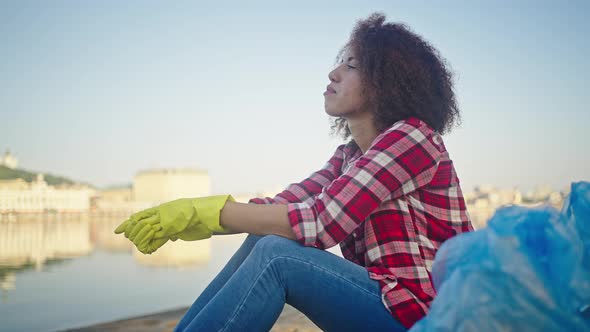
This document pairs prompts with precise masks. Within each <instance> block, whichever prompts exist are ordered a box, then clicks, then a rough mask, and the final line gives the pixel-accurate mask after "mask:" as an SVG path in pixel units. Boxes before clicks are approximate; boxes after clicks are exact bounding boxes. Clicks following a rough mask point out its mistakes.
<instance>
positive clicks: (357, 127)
mask: <svg viewBox="0 0 590 332" xmlns="http://www.w3.org/2000/svg"><path fill="white" fill-rule="evenodd" d="M346 122H347V124H348V129H350V133H351V134H352V138H353V139H354V141H355V143H356V145H358V147H359V148H360V149H361V151H362V152H363V153H365V152H366V151H367V150H368V149H369V147H370V146H371V143H373V141H374V140H375V138H376V137H377V136H378V135H379V131H378V130H377V128H376V127H375V124H374V123H373V117H372V116H364V117H361V118H352V119H351V118H348V119H346Z"/></svg>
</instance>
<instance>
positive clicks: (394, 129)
mask: <svg viewBox="0 0 590 332" xmlns="http://www.w3.org/2000/svg"><path fill="white" fill-rule="evenodd" d="M428 143H431V144H433V145H435V146H436V147H437V149H438V150H439V151H441V152H442V151H444V150H445V148H444V143H443V141H442V137H441V135H440V134H438V133H437V132H436V131H435V130H434V129H432V127H430V126H429V125H428V124H427V123H426V122H424V121H422V120H420V119H418V118H416V117H410V118H407V119H404V120H400V121H397V122H396V123H394V124H393V125H391V126H390V127H389V128H387V129H385V130H384V131H383V132H382V133H381V134H380V135H379V136H378V137H377V138H376V139H375V141H374V144H373V145H374V148H376V149H377V150H388V149H394V150H395V149H397V146H398V145H399V144H402V145H403V146H405V149H406V148H407V147H408V145H424V144H428Z"/></svg>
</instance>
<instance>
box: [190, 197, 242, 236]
mask: <svg viewBox="0 0 590 332" xmlns="http://www.w3.org/2000/svg"><path fill="white" fill-rule="evenodd" d="M227 201H231V202H235V201H236V200H235V199H234V198H233V197H232V196H231V195H217V196H206V197H199V198H195V199H194V200H193V206H194V208H195V211H197V216H198V218H199V220H200V221H201V222H202V223H203V224H205V225H206V226H207V227H208V228H209V230H211V232H216V233H229V230H227V229H225V228H223V227H222V226H221V224H220V223H219V216H220V214H221V209H223V207H224V206H225V203H226V202H227Z"/></svg>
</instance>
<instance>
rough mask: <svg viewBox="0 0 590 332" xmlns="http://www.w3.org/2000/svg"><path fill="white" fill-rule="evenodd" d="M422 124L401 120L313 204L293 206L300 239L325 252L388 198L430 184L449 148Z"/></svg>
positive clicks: (293, 220) (291, 217)
mask: <svg viewBox="0 0 590 332" xmlns="http://www.w3.org/2000/svg"><path fill="white" fill-rule="evenodd" d="M437 141H438V137H437V140H436V141H435V140H434V132H433V131H432V129H430V127H427V126H426V125H425V124H423V123H422V122H419V121H418V122H407V121H401V122H399V123H397V124H395V125H394V126H392V127H391V128H389V129H388V130H387V131H385V132H383V133H382V134H380V135H379V136H377V138H376V139H375V140H374V142H373V144H372V145H371V147H370V148H369V149H368V150H367V151H366V152H365V154H364V155H363V156H361V157H360V158H359V159H357V161H356V162H355V163H354V164H353V165H352V166H351V167H350V168H349V169H348V170H347V171H346V172H344V173H343V174H342V175H341V176H339V177H338V178H336V179H335V180H334V181H333V182H332V183H331V184H330V185H328V186H326V187H324V189H323V190H322V192H321V193H320V194H319V195H318V196H316V197H315V199H313V200H312V201H310V202H302V203H289V204H288V216H289V222H290V224H291V228H292V229H293V232H294V233H295V236H296V238H297V241H298V242H300V243H301V244H303V245H305V246H314V247H317V248H321V249H325V248H329V247H332V246H334V245H336V244H338V243H339V242H341V241H342V240H344V239H345V238H346V237H347V236H348V235H350V233H352V232H353V231H354V230H355V229H356V228H357V227H358V226H359V225H360V224H361V223H362V222H363V221H364V220H365V219H366V218H367V217H368V216H369V215H370V214H371V213H372V212H373V211H374V210H376V209H377V208H378V207H379V205H381V203H382V202H383V201H385V200H390V199H396V198H399V197H401V196H404V195H407V194H409V193H411V192H413V191H414V190H416V189H418V188H420V187H422V186H424V185H426V184H428V183H429V182H430V181H431V179H432V178H433V176H434V174H435V173H436V170H437V167H438V163H439V161H440V159H441V155H442V151H443V148H442V147H441V146H439V144H438V142H437Z"/></svg>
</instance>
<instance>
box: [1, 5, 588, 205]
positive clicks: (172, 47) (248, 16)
mask: <svg viewBox="0 0 590 332" xmlns="http://www.w3.org/2000/svg"><path fill="white" fill-rule="evenodd" d="M589 4H590V2H588V1H514V2H513V1H504V2H502V1H444V2H443V1H412V2H410V1H391V0H389V1H297V2H287V1H276V0H274V1H249V2H247V4H246V2H241V1H235V2H229V1H216V2H198V1H174V2H169V1H1V2H0V41H1V42H0V153H3V152H4V150H5V149H7V148H9V149H10V151H11V152H12V153H13V154H14V155H16V156H17V158H18V159H19V163H20V165H19V166H20V167H21V168H24V169H27V170H32V171H41V172H48V173H51V174H55V175H62V176H66V177H70V178H72V179H74V180H77V181H82V182H88V183H91V184H93V185H95V186H98V187H99V188H104V187H109V186H115V185H121V184H126V183H131V182H132V181H133V177H134V176H135V174H136V173H137V172H138V171H140V170H144V169H151V168H185V167H188V168H197V169H205V170H207V171H208V173H209V176H210V179H211V190H212V193H213V194H216V193H234V194H237V193H246V192H256V191H267V190H268V191H272V190H277V189H280V188H282V187H284V186H286V185H288V184H289V183H292V182H298V181H300V180H302V179H304V178H305V177H307V176H308V175H309V174H310V173H311V172H313V171H315V170H317V169H319V168H321V167H322V166H323V165H324V164H325V162H326V161H327V160H328V159H329V158H330V156H331V155H332V153H333V152H334V150H335V148H336V147H337V146H338V145H340V144H342V143H343V142H342V140H341V139H340V138H339V137H338V136H330V119H329V117H328V116H327V115H326V114H325V112H324V105H323V103H324V99H323V98H324V97H323V95H322V93H323V92H324V91H325V87H326V85H327V84H328V83H329V80H328V72H329V71H330V70H331V69H332V68H333V65H334V60H335V57H336V55H337V52H338V50H339V49H340V48H341V47H342V46H343V45H344V44H345V43H346V41H347V39H348V37H349V35H350V32H351V30H352V28H353V26H354V24H355V23H356V21H357V20H359V19H362V18H366V17H367V16H368V15H370V14H371V13H373V12H376V11H379V12H382V13H384V14H385V15H386V16H387V20H388V21H391V22H401V23H405V24H407V25H408V26H409V27H410V28H411V29H412V30H413V31H415V32H416V33H418V34H419V35H421V36H423V37H424V38H425V39H426V40H427V41H429V42H430V43H431V44H432V45H434V46H435V47H436V48H437V49H438V50H439V51H440V53H441V54H442V55H443V57H444V58H445V59H446V61H447V62H448V64H449V65H450V66H451V68H452V70H453V72H454V73H455V92H456V94H457V99H458V101H459V106H460V109H461V112H462V123H461V125H460V127H457V128H455V130H454V131H452V132H451V133H450V134H447V135H445V136H444V140H445V144H446V146H447V149H448V150H449V153H450V156H451V158H452V159H453V161H454V164H455V168H456V170H457V173H458V176H459V178H460V180H461V183H462V187H463V190H464V191H470V190H472V189H473V188H474V187H475V186H477V185H482V184H491V185H494V186H497V187H499V188H513V187H517V188H520V189H522V190H530V189H531V188H534V187H535V186H538V185H549V186H551V187H553V188H555V189H565V188H567V187H568V186H569V184H570V183H571V182H572V181H580V180H590V153H589V152H590V139H589V138H588V126H589V125H590V112H589V111H588V107H587V105H589V104H590V97H589V95H588V93H587V91H588V88H587V82H588V81H587V80H588V77H590V60H588V59H590V43H588V41H587V35H588V33H589V32H590V23H588V20H587V19H586V17H587V16H588V14H589V13H590V11H589V9H590V5H589Z"/></svg>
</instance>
